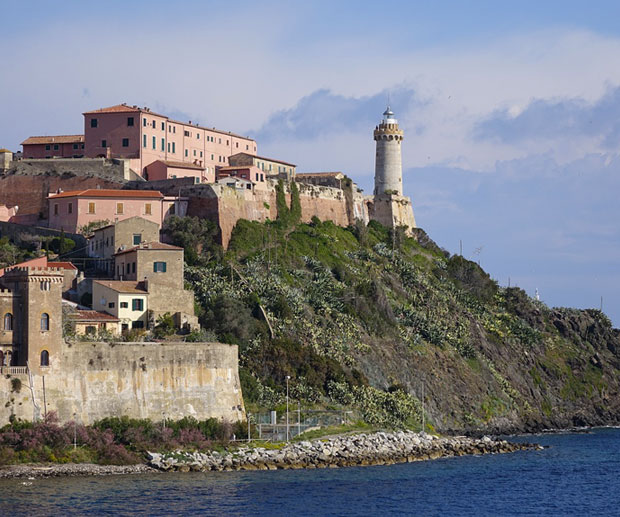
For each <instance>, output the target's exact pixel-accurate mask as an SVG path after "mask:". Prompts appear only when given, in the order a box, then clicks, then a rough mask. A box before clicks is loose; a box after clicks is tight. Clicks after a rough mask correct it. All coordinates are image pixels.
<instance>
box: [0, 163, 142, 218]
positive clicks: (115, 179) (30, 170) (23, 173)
mask: <svg viewBox="0 0 620 517" xmlns="http://www.w3.org/2000/svg"><path fill="white" fill-rule="evenodd" d="M134 176H135V175H134V174H133V172H131V171H130V170H129V169H128V168H127V162H126V161H125V160H106V159H104V158H93V159H89V158H68V159H49V160H18V161H13V162H11V164H10V168H9V170H8V171H6V172H5V173H3V174H0V205H5V206H6V207H8V208H12V207H15V206H18V207H19V209H18V211H17V215H16V216H15V218H13V219H12V221H14V222H19V223H22V224H36V223H37V221H38V220H41V219H47V214H48V201H47V196H48V195H49V194H50V193H54V192H56V191H58V189H62V190H65V191H69V190H85V189H89V188H110V189H118V188H123V185H124V184H125V183H126V182H127V180H128V179H134Z"/></svg>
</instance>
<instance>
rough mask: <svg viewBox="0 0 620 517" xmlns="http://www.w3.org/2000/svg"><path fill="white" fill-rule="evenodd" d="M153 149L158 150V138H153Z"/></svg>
mask: <svg viewBox="0 0 620 517" xmlns="http://www.w3.org/2000/svg"><path fill="white" fill-rule="evenodd" d="M153 149H157V137H155V136H154V137H153Z"/></svg>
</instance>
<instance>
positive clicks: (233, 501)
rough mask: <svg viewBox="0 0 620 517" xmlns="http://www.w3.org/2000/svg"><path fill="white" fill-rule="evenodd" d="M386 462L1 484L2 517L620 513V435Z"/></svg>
mask: <svg viewBox="0 0 620 517" xmlns="http://www.w3.org/2000/svg"><path fill="white" fill-rule="evenodd" d="M510 439H512V440H515V441H527V442H536V443H539V444H541V445H544V446H545V447H546V448H545V449H544V450H540V451H520V452H516V453H511V454H498V455H487V456H471V457H458V458H445V459H438V460H434V461H426V462H417V463H405V464H399V465H390V466H374V467H349V468H342V469H318V470H285V471H256V472H219V473H216V472H208V473H187V474H182V473H166V474H147V475H132V476H111V477H88V478H60V479H39V480H33V481H28V480H23V479H19V480H17V479H16V480H0V515H2V516H21V515H28V516H39V515H45V516H47V515H51V516H71V515H110V516H112V515H113V516H123V515H132V516H134V515H148V516H158V515H217V516H220V515H222V516H235V515H270V516H286V515H312V516H321V515H335V516H336V515H337V516H340V515H341V516H351V515H369V516H384V515H423V516H427V515H428V516H433V515H437V516H446V515H449V516H451V515H455V516H465V515H476V516H486V515H489V516H491V515H492V516H497V515H541V516H551V515H562V516H564V515H597V516H602V515H620V429H611V428H604V429H593V430H589V431H584V432H575V433H547V434H538V435H528V436H514V437H510Z"/></svg>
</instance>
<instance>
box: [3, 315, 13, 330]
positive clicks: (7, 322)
mask: <svg viewBox="0 0 620 517" xmlns="http://www.w3.org/2000/svg"><path fill="white" fill-rule="evenodd" d="M4 330H13V315H12V314H11V313H10V312H7V313H6V314H5V315H4Z"/></svg>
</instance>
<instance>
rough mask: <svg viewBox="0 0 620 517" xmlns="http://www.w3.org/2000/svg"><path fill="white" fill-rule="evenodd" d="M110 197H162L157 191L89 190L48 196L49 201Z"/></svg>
mask: <svg viewBox="0 0 620 517" xmlns="http://www.w3.org/2000/svg"><path fill="white" fill-rule="evenodd" d="M78 196H79V197H112V198H121V197H122V198H126V199H133V198H149V199H155V198H157V199H161V198H163V197H164V195H163V194H162V193H161V192H160V191H159V190H112V189H103V188H102V189H98V188H91V189H87V190H69V191H67V192H60V193H59V194H50V195H49V198H50V199H59V198H63V197H78Z"/></svg>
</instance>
